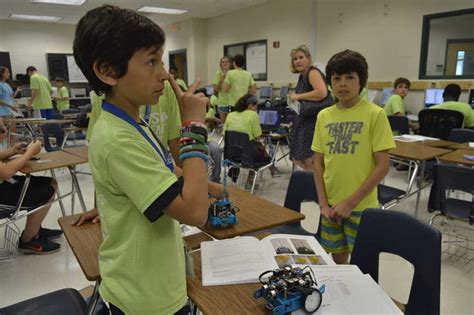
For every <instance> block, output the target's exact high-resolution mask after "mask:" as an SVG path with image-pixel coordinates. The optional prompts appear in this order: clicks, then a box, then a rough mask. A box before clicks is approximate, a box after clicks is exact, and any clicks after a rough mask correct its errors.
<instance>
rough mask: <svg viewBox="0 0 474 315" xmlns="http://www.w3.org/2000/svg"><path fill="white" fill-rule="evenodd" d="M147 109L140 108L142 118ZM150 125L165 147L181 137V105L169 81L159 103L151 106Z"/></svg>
mask: <svg viewBox="0 0 474 315" xmlns="http://www.w3.org/2000/svg"><path fill="white" fill-rule="evenodd" d="M145 108H146V106H142V107H140V114H141V115H142V117H144V115H145ZM148 125H149V126H150V128H151V129H152V130H153V132H155V133H156V135H157V136H158V138H159V139H160V140H161V142H163V143H164V144H165V145H167V144H168V141H170V140H172V139H176V138H178V137H179V134H180V129H181V115H180V112H179V104H178V100H177V99H176V95H175V94H174V92H173V88H172V87H171V84H169V82H167V81H166V82H165V86H164V89H163V94H162V95H161V96H160V98H159V100H158V103H157V104H154V105H152V106H151V112H150V117H149V120H148Z"/></svg>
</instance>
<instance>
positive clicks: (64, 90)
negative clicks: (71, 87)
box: [56, 86, 69, 112]
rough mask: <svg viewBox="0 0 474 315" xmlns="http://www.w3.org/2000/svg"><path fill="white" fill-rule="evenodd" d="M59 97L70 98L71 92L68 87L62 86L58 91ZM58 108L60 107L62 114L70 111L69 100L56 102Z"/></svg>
mask: <svg viewBox="0 0 474 315" xmlns="http://www.w3.org/2000/svg"><path fill="white" fill-rule="evenodd" d="M58 96H59V97H69V91H68V90H67V87H65V86H61V88H60V89H59V90H58ZM56 106H57V107H58V111H60V112H62V111H63V110H65V109H69V99H67V100H56Z"/></svg>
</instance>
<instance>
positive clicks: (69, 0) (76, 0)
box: [30, 0, 87, 5]
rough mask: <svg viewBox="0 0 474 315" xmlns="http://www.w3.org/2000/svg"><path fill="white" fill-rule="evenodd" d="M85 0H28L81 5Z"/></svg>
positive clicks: (31, 0)
mask: <svg viewBox="0 0 474 315" xmlns="http://www.w3.org/2000/svg"><path fill="white" fill-rule="evenodd" d="M86 1H87V0H30V2H36V3H51V4H65V5H83V4H84V2H86Z"/></svg>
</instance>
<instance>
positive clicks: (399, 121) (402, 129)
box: [387, 115, 410, 135]
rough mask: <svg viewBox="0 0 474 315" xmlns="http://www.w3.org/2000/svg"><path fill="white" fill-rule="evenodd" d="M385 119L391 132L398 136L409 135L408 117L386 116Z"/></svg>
mask: <svg viewBox="0 0 474 315" xmlns="http://www.w3.org/2000/svg"><path fill="white" fill-rule="evenodd" d="M387 118H388V122H389V123H390V127H391V128H392V131H396V132H397V133H398V134H399V135H406V134H409V133H410V131H409V129H408V117H406V116H395V115H390V116H387Z"/></svg>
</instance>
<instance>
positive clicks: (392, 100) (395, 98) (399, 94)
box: [383, 78, 411, 116]
mask: <svg viewBox="0 0 474 315" xmlns="http://www.w3.org/2000/svg"><path fill="white" fill-rule="evenodd" d="M410 85H411V83H410V81H409V80H408V79H406V78H398V79H396V80H395V83H394V84H393V88H394V94H393V95H392V96H390V97H389V99H388V100H387V102H386V103H385V106H384V108H383V109H384V111H385V113H386V114H387V116H392V115H395V116H405V114H406V109H405V101H404V99H405V96H407V94H408V90H409V89H410Z"/></svg>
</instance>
